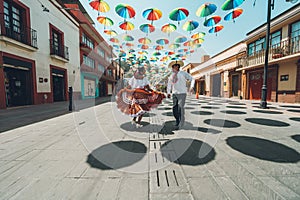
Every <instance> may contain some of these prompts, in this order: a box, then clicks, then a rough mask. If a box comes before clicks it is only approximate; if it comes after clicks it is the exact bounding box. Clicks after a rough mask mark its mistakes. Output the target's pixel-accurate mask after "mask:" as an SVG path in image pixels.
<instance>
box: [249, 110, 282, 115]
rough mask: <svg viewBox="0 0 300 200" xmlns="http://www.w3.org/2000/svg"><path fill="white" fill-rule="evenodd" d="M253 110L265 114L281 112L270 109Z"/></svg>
mask: <svg viewBox="0 0 300 200" xmlns="http://www.w3.org/2000/svg"><path fill="white" fill-rule="evenodd" d="M253 112H258V113H265V114H282V113H283V112H279V111H271V110H253Z"/></svg>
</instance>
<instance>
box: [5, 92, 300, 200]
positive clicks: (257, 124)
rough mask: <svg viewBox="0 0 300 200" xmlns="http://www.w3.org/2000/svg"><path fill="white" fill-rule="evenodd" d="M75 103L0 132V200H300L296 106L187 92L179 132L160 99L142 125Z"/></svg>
mask: <svg viewBox="0 0 300 200" xmlns="http://www.w3.org/2000/svg"><path fill="white" fill-rule="evenodd" d="M83 107H87V108H85V109H76V110H75V111H74V112H72V113H71V112H68V113H66V114H64V115H61V116H58V117H55V118H51V119H47V120H40V121H39V122H36V123H33V124H29V125H26V126H22V127H19V128H14V129H11V130H8V131H4V132H2V133H0V199H22V200H23V199H72V200H73V199H85V200H86V199H101V200H103V199H128V200H132V199H138V200H140V199H157V200H161V199H178V200H184V199H209V200H211V199H237V200H242V199H255V200H257V199H266V200H270V199H297V200H298V199H300V164H299V160H300V154H299V152H300V145H299V142H300V132H299V130H300V129H299V127H300V126H299V125H300V105H299V104H298V105H297V104H283V103H271V104H269V109H265V110H263V109H260V108H259V102H256V101H243V100H242V101H240V100H237V99H223V98H208V97H200V98H199V99H194V98H193V97H191V96H190V97H188V99H187V103H186V109H185V113H186V123H185V126H184V127H183V128H182V129H180V130H175V129H174V127H173V123H174V118H173V117H172V113H171V111H172V103H171V100H169V99H166V100H165V101H164V103H163V104H162V105H160V106H159V107H158V108H157V109H154V110H152V111H151V112H150V113H149V114H147V115H146V116H145V117H144V118H143V125H144V126H143V127H142V128H135V127H133V125H132V124H131V123H130V118H129V117H127V116H125V115H122V114H120V112H119V111H118V110H117V109H116V105H115V102H113V101H112V102H107V103H103V104H99V105H95V106H92V107H90V106H83ZM0 115H1V113H0ZM19 115H20V116H19V117H18V118H17V119H15V118H13V117H12V118H10V117H7V119H6V123H13V122H12V120H22V112H21V111H19ZM6 116H9V115H6ZM1 117H2V116H1ZM24 117H25V118H26V117H28V116H27V115H25V114H24V115H23V118H24Z"/></svg>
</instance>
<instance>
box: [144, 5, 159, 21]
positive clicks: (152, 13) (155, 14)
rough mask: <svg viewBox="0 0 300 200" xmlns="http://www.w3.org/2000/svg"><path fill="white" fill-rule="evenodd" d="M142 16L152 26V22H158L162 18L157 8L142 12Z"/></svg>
mask: <svg viewBox="0 0 300 200" xmlns="http://www.w3.org/2000/svg"><path fill="white" fill-rule="evenodd" d="M142 15H143V17H144V18H146V19H147V20H150V21H151V24H153V21H155V20H159V19H160V18H161V17H162V12H161V11H160V10H158V9H157V8H149V9H146V10H144V11H143V14H142Z"/></svg>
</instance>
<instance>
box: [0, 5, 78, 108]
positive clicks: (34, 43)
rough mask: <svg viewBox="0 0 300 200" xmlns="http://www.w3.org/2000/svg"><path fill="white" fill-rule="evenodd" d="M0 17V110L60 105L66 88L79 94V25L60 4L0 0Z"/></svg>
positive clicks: (65, 93) (63, 99)
mask: <svg viewBox="0 0 300 200" xmlns="http://www.w3.org/2000/svg"><path fill="white" fill-rule="evenodd" d="M40 2H42V3H40ZM0 13H1V14H0V19H1V20H0V23H1V25H0V27H1V28H0V66H1V67H0V108H7V107H13V106H22V105H32V104H41V103H51V102H56V101H65V100H67V99H68V87H71V86H72V87H73V90H74V91H75V92H79V91H80V85H79V84H77V85H76V84H75V79H76V76H79V74H80V73H79V70H78V66H79V65H80V59H79V51H78V47H77V44H79V24H78V23H77V22H76V20H75V19H74V18H73V17H72V16H71V15H70V14H69V13H68V12H67V11H65V10H64V9H63V7H62V5H61V4H59V3H58V2H57V1H55V0H49V1H31V0H23V1H22V2H21V1H18V0H3V1H1V2H0ZM70 35H72V37H69V36H70Z"/></svg>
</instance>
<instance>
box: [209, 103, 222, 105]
mask: <svg viewBox="0 0 300 200" xmlns="http://www.w3.org/2000/svg"><path fill="white" fill-rule="evenodd" d="M207 105H211V106H218V105H222V104H221V103H208V104H207Z"/></svg>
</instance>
